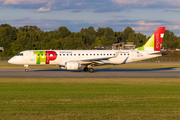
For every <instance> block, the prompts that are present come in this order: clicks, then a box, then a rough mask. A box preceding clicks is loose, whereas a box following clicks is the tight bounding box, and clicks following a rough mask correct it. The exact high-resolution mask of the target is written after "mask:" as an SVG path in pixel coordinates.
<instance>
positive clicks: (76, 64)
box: [65, 62, 81, 70]
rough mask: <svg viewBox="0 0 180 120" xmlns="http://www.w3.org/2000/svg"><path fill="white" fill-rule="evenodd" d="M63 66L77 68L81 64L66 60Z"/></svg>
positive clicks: (70, 68)
mask: <svg viewBox="0 0 180 120" xmlns="http://www.w3.org/2000/svg"><path fill="white" fill-rule="evenodd" d="M65 68H66V69H67V70H78V69H79V68H81V64H79V63H78V62H66V64H65Z"/></svg>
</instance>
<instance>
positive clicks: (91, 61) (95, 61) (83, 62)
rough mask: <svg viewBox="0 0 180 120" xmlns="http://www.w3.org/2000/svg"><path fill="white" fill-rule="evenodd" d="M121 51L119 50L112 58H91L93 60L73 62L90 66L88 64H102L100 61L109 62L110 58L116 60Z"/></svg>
mask: <svg viewBox="0 0 180 120" xmlns="http://www.w3.org/2000/svg"><path fill="white" fill-rule="evenodd" d="M120 52H121V50H119V51H118V52H117V53H116V54H115V55H114V56H112V57H103V58H93V59H84V60H75V62H79V63H80V64H90V63H97V64H99V63H102V60H109V59H110V58H116V57H117V56H118V55H119V53H120Z"/></svg>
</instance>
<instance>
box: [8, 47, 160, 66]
mask: <svg viewBox="0 0 180 120" xmlns="http://www.w3.org/2000/svg"><path fill="white" fill-rule="evenodd" d="M118 51H119V50H27V51H22V52H20V53H21V54H22V55H16V56H14V57H13V58H11V59H10V60H9V61H8V62H9V63H11V64H19V65H37V64H39V65H45V64H51V65H60V66H65V64H66V62H68V61H74V62H79V63H80V64H82V65H83V64H84V65H86V64H89V63H91V62H93V59H96V63H98V64H99V65H103V64H125V63H130V62H135V61H141V60H145V59H150V58H154V57H159V56H161V54H152V53H158V51H157V52H156V51H141V50H121V51H120V52H119V54H118V55H117V56H116V57H114V58H110V59H108V60H99V61H97V59H98V58H100V59H101V58H106V57H112V56H115V55H116V53H117V52H118Z"/></svg>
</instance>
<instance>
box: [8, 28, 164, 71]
mask: <svg viewBox="0 0 180 120" xmlns="http://www.w3.org/2000/svg"><path fill="white" fill-rule="evenodd" d="M164 31H165V27H159V28H158V29H157V30H156V32H155V33H154V34H153V35H152V36H151V38H150V39H149V40H148V41H147V42H146V43H145V44H144V45H143V46H141V47H138V48H136V49H131V50H121V49H120V50H26V51H22V52H20V53H18V54H17V55H16V56H14V57H12V58H11V59H10V60H9V61H8V63H10V64H17V65H24V67H25V71H26V72H28V71H29V69H28V67H29V65H59V68H60V69H67V70H78V69H81V68H84V71H85V72H87V71H89V72H90V73H92V72H94V69H93V66H97V65H105V64H112V65H118V64H125V63H131V62H136V61H141V60H145V59H150V58H155V57H159V56H162V55H163V52H162V51H161V46H162V41H163V37H164Z"/></svg>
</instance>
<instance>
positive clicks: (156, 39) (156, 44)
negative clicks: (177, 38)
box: [137, 27, 165, 51]
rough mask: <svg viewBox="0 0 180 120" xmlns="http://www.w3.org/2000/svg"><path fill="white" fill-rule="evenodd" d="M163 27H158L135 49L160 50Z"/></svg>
mask: <svg viewBox="0 0 180 120" xmlns="http://www.w3.org/2000/svg"><path fill="white" fill-rule="evenodd" d="M164 31H165V27H159V28H158V29H157V30H156V32H155V33H154V34H153V35H152V36H151V38H150V39H149V40H148V41H147V43H146V44H145V45H143V46H141V47H139V48H138V49H137V50H150V51H160V50H161V46H162V41H163V37H164Z"/></svg>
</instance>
